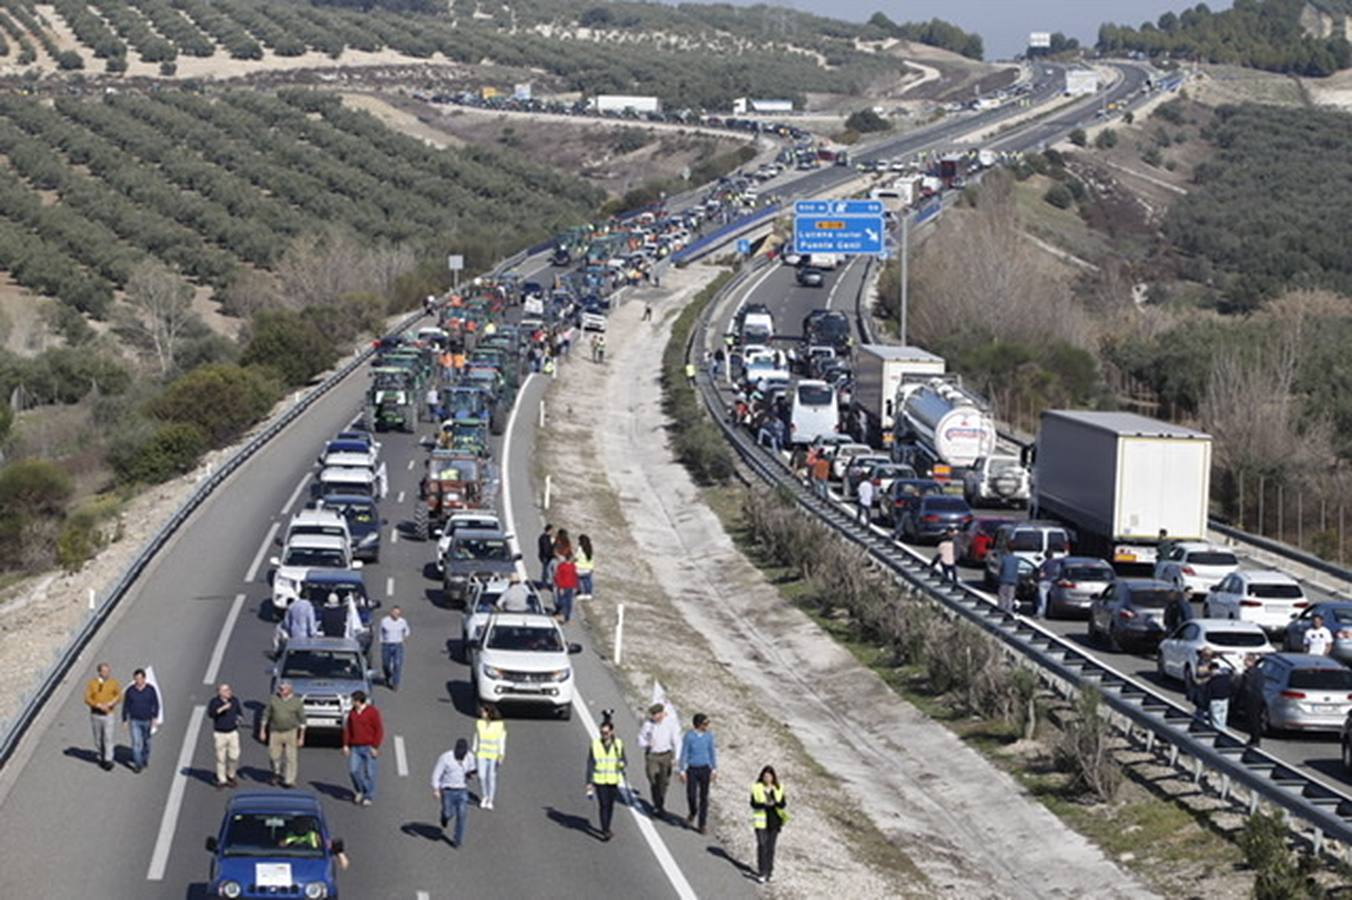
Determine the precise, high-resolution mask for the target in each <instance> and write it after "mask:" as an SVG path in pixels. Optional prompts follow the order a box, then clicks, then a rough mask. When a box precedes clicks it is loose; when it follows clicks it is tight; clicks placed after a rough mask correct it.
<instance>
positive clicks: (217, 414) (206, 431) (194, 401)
mask: <svg viewBox="0 0 1352 900" xmlns="http://www.w3.org/2000/svg"><path fill="white" fill-rule="evenodd" d="M280 393H281V392H280V390H279V389H278V385H277V384H276V383H275V382H274V381H273V380H272V379H270V378H268V377H267V376H266V375H265V374H264V373H263V372H261V371H260V370H258V369H256V368H242V367H240V366H236V365H231V364H229V363H216V364H213V365H209V366H202V367H201V368H199V369H194V370H193V371H191V372H189V373H188V374H186V375H183V376H181V377H180V378H177V379H175V380H174V382H173V383H171V384H170V385H169V387H168V388H167V389H166V390H165V392H164V393H163V394H161V395H160V396H159V397H157V398H155V399H154V400H152V401H151V402H150V404H149V407H148V411H149V413H150V414H151V415H152V416H154V417H155V418H157V419H160V420H161V421H163V422H178V423H184V424H188V425H194V426H196V427H197V428H198V429H199V430H200V431H201V433H202V435H203V436H204V437H205V438H206V440H207V441H208V442H209V443H210V445H211V446H216V447H219V446H223V445H225V444H227V443H229V442H230V441H231V440H233V439H235V438H236V437H238V436H239V435H240V434H242V433H243V432H244V430H245V429H246V428H248V427H249V426H250V425H252V424H253V423H254V422H256V421H258V420H259V419H260V418H262V417H263V416H264V415H266V414H267V412H268V410H270V409H271V408H272V404H273V403H275V402H276V401H277V398H278V396H279V395H280Z"/></svg>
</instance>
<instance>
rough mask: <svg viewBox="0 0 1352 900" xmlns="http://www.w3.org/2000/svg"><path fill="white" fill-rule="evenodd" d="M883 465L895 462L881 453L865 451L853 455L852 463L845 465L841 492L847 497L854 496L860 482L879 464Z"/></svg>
mask: <svg viewBox="0 0 1352 900" xmlns="http://www.w3.org/2000/svg"><path fill="white" fill-rule="evenodd" d="M883 465H887V466H890V465H894V463H893V462H892V460H891V459H890V458H889V457H887V456H885V455H883V454H880V453H865V454H862V455H860V456H854V457H851V458H850V464H849V465H848V466H846V467H845V477H844V478H843V479H841V483H840V492H841V493H842V494H844V495H845V496H846V497H853V496H854V495H855V492H856V490H857V489H858V487H859V484H860V482H862V481H864V480H865V479H867V478H868V477H869V474H870V473H871V472H873V471H874V469H876V468H877V467H878V466H883ZM875 487H876V485H875Z"/></svg>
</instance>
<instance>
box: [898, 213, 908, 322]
mask: <svg viewBox="0 0 1352 900" xmlns="http://www.w3.org/2000/svg"><path fill="white" fill-rule="evenodd" d="M910 237H911V215H910V213H909V212H907V211H905V210H903V211H902V214H901V247H900V248H898V249H899V251H900V255H899V257H898V261H897V262H898V266H899V268H900V271H899V272H898V273H897V275H898V276H899V277H898V278H897V281H899V282H900V283H901V286H900V293H901V296H900V297H899V298H898V300H899V303H900V306H899V308H898V310H897V339H898V340H900V341H901V345H902V346H903V347H905V346H906V312H907V305H908V300H909V299H910V298H909V297H908V296H907V293H908V290H909V289H908V286H907V284H906V282H907V280H908V278H909V275H910V272H909V271H908V270H909V268H910V267H909V265H908V263H909V257H910V255H911V241H910Z"/></svg>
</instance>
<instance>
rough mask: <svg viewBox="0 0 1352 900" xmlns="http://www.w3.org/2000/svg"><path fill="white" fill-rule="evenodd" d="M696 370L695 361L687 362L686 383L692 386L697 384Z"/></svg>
mask: <svg viewBox="0 0 1352 900" xmlns="http://www.w3.org/2000/svg"><path fill="white" fill-rule="evenodd" d="M695 371H696V370H695V364H694V363H686V364H685V383H686V384H688V385H690V386H691V387H694V386H695Z"/></svg>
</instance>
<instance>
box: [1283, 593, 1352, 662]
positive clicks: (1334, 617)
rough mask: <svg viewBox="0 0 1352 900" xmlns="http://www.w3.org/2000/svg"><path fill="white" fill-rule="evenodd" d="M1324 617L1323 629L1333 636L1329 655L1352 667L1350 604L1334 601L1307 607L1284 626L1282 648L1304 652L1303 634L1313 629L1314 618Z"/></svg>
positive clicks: (1351, 610)
mask: <svg viewBox="0 0 1352 900" xmlns="http://www.w3.org/2000/svg"><path fill="white" fill-rule="evenodd" d="M1315 616H1323V617H1324V627H1325V628H1327V629H1328V630H1329V632H1330V633H1331V634H1332V635H1333V646H1332V647H1330V648H1329V655H1330V656H1332V657H1333V658H1334V659H1336V660H1339V661H1340V662H1343V663H1347V664H1349V665H1352V602H1348V601H1346V600H1334V601H1330V602H1326V603H1317V604H1315V605H1314V606H1311V607H1309V608H1308V609H1306V610H1305V611H1304V612H1303V613H1301V614H1300V615H1299V616H1298V617H1297V618H1295V619H1292V620H1291V624H1290V625H1287V626H1286V633H1285V634H1284V635H1283V636H1282V638H1283V642H1284V648H1285V649H1287V650H1290V651H1292V652H1294V653H1303V652H1304V651H1305V632H1307V631H1309V630H1310V629H1311V628H1312V627H1314V617H1315Z"/></svg>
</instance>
